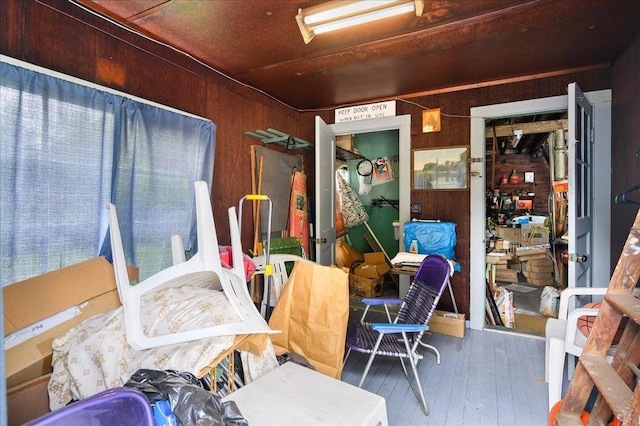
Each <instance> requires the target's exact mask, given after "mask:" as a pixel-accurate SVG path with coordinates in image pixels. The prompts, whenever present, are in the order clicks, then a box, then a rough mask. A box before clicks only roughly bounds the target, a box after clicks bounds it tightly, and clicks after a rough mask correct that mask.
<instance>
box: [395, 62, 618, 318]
mask: <svg viewBox="0 0 640 426" xmlns="http://www.w3.org/2000/svg"><path fill="white" fill-rule="evenodd" d="M609 72H610V70H609V69H608V68H598V69H593V70H591V71H586V72H581V73H568V74H564V75H559V76H555V77H548V78H541V79H537V80H527V81H521V82H514V83H509V84H501V85H495V86H488V87H481V88H474V89H468V90H459V91H453V90H452V91H449V92H446V91H445V92H444V93H437V94H433V95H428V94H427V95H423V96H416V97H412V98H407V100H410V101H411V102H412V103H408V102H402V101H398V102H397V114H398V115H402V114H411V129H412V130H411V146H412V148H414V149H415V148H440V147H448V146H458V145H467V146H468V145H469V144H470V141H469V137H470V132H471V120H472V119H481V118H471V117H469V114H470V109H471V108H472V107H476V106H483V105H493V104H500V103H505V102H515V101H520V100H527V99H535V98H543V97H548V96H558V95H563V94H566V88H567V85H568V84H569V83H571V82H577V83H578V84H579V85H580V87H581V88H582V90H583V91H592V90H600V89H605V88H609V87H610V82H609ZM413 103H416V104H418V105H421V106H423V107H425V108H441V110H442V119H441V131H440V132H435V133H422V108H420V107H419V106H416V105H414V104H413ZM411 202H412V203H420V204H421V205H422V214H421V215H419V216H418V217H417V218H419V219H440V220H443V221H450V222H455V223H456V224H457V226H456V232H457V243H458V244H457V246H456V259H457V260H458V262H459V263H460V265H461V268H462V271H461V273H458V274H455V275H454V276H453V278H452V286H453V289H454V292H455V295H456V302H457V304H458V308H459V309H460V310H461V311H463V312H465V313H466V314H467V315H468V314H469V296H470V269H469V268H470V264H469V259H470V252H469V244H470V233H471V232H482V233H484V229H474V230H471V229H470V223H469V220H470V208H471V206H470V195H469V191H468V190H467V191H412V193H411ZM442 304H443V308H445V309H451V308H452V305H451V304H450V300H449V298H448V295H446V297H445V296H443V299H442Z"/></svg>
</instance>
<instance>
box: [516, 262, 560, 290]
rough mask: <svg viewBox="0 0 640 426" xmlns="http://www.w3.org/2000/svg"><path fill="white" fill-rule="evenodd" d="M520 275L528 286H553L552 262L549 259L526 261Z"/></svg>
mask: <svg viewBox="0 0 640 426" xmlns="http://www.w3.org/2000/svg"><path fill="white" fill-rule="evenodd" d="M522 274H523V275H524V276H525V278H526V279H527V282H528V283H529V284H533V285H536V286H547V285H553V284H554V279H553V261H552V260H551V259H549V258H545V259H531V260H527V261H526V262H523V272H522Z"/></svg>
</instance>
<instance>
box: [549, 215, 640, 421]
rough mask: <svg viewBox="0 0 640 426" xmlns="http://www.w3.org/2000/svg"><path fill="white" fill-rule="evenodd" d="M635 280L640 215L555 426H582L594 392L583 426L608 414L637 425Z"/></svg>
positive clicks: (639, 264) (639, 319)
mask: <svg viewBox="0 0 640 426" xmlns="http://www.w3.org/2000/svg"><path fill="white" fill-rule="evenodd" d="M639 275H640V211H639V212H638V215H637V216H636V219H635V222H634V223H633V226H632V228H631V231H630V232H629V236H628V238H627V241H626V243H625V246H624V248H623V250H622V254H621V255H620V259H619V260H618V264H617V265H616V269H615V271H614V273H613V276H612V277H611V282H610V283H609V288H608V289H607V293H606V295H605V297H604V300H603V302H602V305H601V307H600V310H599V313H598V316H597V317H596V320H595V323H594V326H593V329H592V330H591V332H590V334H589V338H588V340H587V344H586V346H585V348H584V349H583V351H582V355H581V356H580V358H579V359H578V365H577V367H576V370H575V373H574V376H573V379H572V380H571V382H570V383H569V388H568V389H567V392H566V394H565V396H564V398H563V400H562V405H561V407H560V410H559V412H558V415H557V416H556V425H558V426H565V425H576V426H578V425H580V426H581V425H582V424H583V423H582V421H581V419H580V416H581V414H582V412H583V410H585V406H586V405H587V403H588V402H589V398H590V396H591V394H592V391H593V389H594V387H595V388H596V389H597V391H598V395H597V397H596V399H595V402H594V405H593V407H592V409H591V413H590V416H589V421H588V425H605V424H607V423H608V422H609V419H610V417H611V414H613V415H614V416H615V417H616V418H617V419H618V420H620V421H621V422H622V424H623V425H624V426H631V425H634V426H638V425H639V424H640V386H639V385H638V382H639V381H640V370H639V369H638V365H639V364H640V333H639V332H638V330H640V325H639V324H640V300H639V299H638V298H636V297H634V296H633V295H632V292H633V289H634V288H635V287H636V285H637V284H638V277H639ZM623 315H626V316H628V317H629V320H628V321H627V325H626V326H625V329H624V333H623V334H622V337H621V339H620V343H619V345H618V349H617V351H616V354H615V356H614V358H613V361H612V363H611V364H609V363H608V362H607V360H606V359H605V355H606V354H607V351H608V350H609V348H610V347H611V343H612V341H613V338H614V335H615V334H616V331H617V329H618V326H619V325H620V322H621V320H622V317H623Z"/></svg>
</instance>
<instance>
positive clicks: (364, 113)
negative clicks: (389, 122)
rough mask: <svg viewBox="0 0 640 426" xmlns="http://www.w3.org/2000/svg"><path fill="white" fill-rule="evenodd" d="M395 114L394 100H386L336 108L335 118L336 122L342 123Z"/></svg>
mask: <svg viewBox="0 0 640 426" xmlns="http://www.w3.org/2000/svg"><path fill="white" fill-rule="evenodd" d="M395 115H396V101H387V102H377V103H375V104H367V105H356V106H350V107H346V108H339V109H336V118H335V120H336V123H344V122H347V121H357V120H368V119H371V118H383V117H394V116H395Z"/></svg>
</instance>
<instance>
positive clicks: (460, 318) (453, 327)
mask: <svg viewBox="0 0 640 426" xmlns="http://www.w3.org/2000/svg"><path fill="white" fill-rule="evenodd" d="M464 329H465V316H464V314H456V313H453V312H446V311H439V310H436V311H435V312H434V313H433V315H432V316H431V319H429V331H431V332H433V333H438V334H445V335H447V336H453V337H459V338H461V339H462V338H464Z"/></svg>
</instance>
